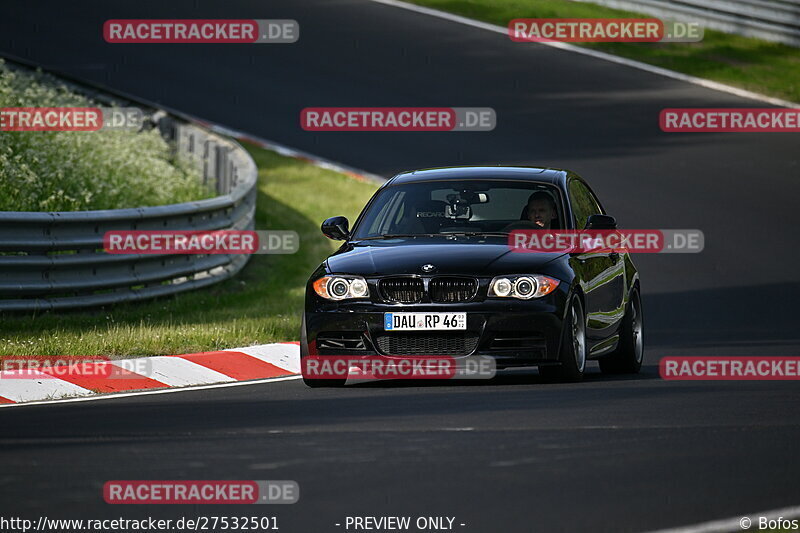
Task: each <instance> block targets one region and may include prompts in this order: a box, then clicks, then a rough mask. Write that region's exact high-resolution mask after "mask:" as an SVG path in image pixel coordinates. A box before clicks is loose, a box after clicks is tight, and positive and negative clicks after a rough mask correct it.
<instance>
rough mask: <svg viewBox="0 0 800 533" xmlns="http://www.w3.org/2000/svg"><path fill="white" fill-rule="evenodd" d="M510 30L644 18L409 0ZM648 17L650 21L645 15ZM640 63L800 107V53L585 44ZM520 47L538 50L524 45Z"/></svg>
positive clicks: (605, 11)
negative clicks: (513, 25) (540, 21)
mask: <svg viewBox="0 0 800 533" xmlns="http://www.w3.org/2000/svg"><path fill="white" fill-rule="evenodd" d="M408 1H410V2H412V3H415V4H418V5H423V6H427V7H431V8H435V9H440V10H442V11H449V12H451V13H456V14H458V15H463V16H466V17H470V18H473V19H478V20H483V21H486V22H491V23H494V24H498V25H500V26H504V27H506V26H507V25H508V22H509V21H510V20H512V19H515V18H605V17H636V16H642V15H641V14H636V13H631V12H627V11H620V10H616V9H610V8H607V7H603V6H597V5H593V4H585V3H581V2H569V1H566V0H408ZM644 16H645V17H646V16H647V15H644ZM580 45H581V46H586V47H589V48H592V49H595V50H602V51H604V52H609V53H612V54H615V55H618V56H622V57H627V58H630V59H635V60H637V61H642V62H644V63H649V64H651V65H656V66H659V67H664V68H668V69H671V70H676V71H678V72H683V73H686V74H691V75H694V76H699V77H701V78H708V79H711V80H715V81H719V82H722V83H726V84H729V85H734V86H737V87H741V88H744V89H748V90H750V91H755V92H759V93H763V94H767V95H771V96H776V97H779V98H784V99H787V100H790V101H792V102H800V49H798V48H795V47H791V46H787V45H783V44H777V43H771V42H768V41H762V40H759V39H750V38H747V37H740V36H737V35H730V34H727V33H721V32H718V31H713V30H706V32H705V37H704V39H703V41H701V42H699V43H582V44H580ZM519 46H537V45H536V44H532V43H519Z"/></svg>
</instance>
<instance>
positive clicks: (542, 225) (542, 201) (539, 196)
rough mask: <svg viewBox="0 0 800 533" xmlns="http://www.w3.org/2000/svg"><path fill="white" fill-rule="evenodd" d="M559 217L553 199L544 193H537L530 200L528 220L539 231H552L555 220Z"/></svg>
mask: <svg viewBox="0 0 800 533" xmlns="http://www.w3.org/2000/svg"><path fill="white" fill-rule="evenodd" d="M557 217H558V213H557V211H556V203H555V202H554V201H553V197H552V196H550V195H549V194H547V193H546V192H544V191H537V192H535V193H533V194H531V195H530V197H529V198H528V220H530V221H531V222H533V223H534V224H536V227H537V229H551V227H552V225H553V220H555V219H556V218H557Z"/></svg>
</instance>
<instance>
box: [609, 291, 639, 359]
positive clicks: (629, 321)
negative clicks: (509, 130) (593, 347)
mask: <svg viewBox="0 0 800 533" xmlns="http://www.w3.org/2000/svg"><path fill="white" fill-rule="evenodd" d="M643 324H644V322H643V316H642V299H641V297H640V296H639V289H638V288H634V289H633V291H631V297H630V299H629V300H628V308H627V309H626V310H625V317H624V318H623V319H622V329H621V332H620V339H619V344H618V345H617V348H616V349H615V350H614V351H613V352H612V353H610V354H608V355H607V356H605V357H602V358H600V359H599V361H598V362H599V363H600V370H602V372H603V373H604V374H636V373H637V372H639V370H640V369H641V368H642V360H643V359H644V339H643V336H642V332H643Z"/></svg>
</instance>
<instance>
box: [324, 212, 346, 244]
mask: <svg viewBox="0 0 800 533" xmlns="http://www.w3.org/2000/svg"><path fill="white" fill-rule="evenodd" d="M349 228H350V222H348V221H347V217H331V218H329V219H327V220H326V221H325V222H323V223H322V233H323V234H324V235H325V236H326V237H328V238H329V239H333V240H334V241H346V240H347V239H348V238H349V237H350V230H349Z"/></svg>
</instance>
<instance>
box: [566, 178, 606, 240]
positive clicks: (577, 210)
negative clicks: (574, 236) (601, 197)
mask: <svg viewBox="0 0 800 533" xmlns="http://www.w3.org/2000/svg"><path fill="white" fill-rule="evenodd" d="M569 201H570V204H572V216H573V217H574V218H573V222H574V223H575V229H583V228H585V227H586V219H588V218H589V215H596V214H600V213H602V212H603V210H602V209H600V205H599V204H598V203H597V200H596V199H595V197H594V195H593V194H592V193H591V192H590V191H589V189H587V188H586V186H585V185H584V184H583V183H581V182H580V181H578V180H572V181H571V182H570V184H569Z"/></svg>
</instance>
